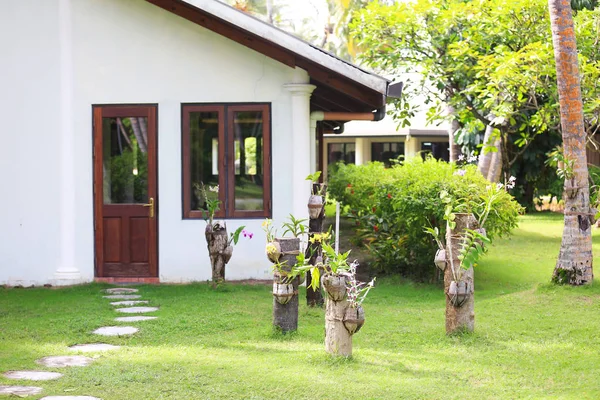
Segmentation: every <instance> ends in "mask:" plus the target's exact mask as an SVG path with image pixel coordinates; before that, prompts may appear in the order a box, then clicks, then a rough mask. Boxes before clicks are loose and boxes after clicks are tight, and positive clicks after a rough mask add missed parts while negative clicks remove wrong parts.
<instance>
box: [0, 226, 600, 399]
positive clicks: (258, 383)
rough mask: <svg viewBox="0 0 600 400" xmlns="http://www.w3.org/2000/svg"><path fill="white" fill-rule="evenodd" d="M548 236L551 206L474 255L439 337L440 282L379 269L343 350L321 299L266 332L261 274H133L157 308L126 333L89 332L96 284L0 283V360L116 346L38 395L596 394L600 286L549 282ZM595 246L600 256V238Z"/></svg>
mask: <svg viewBox="0 0 600 400" xmlns="http://www.w3.org/2000/svg"><path fill="white" fill-rule="evenodd" d="M560 234H561V219H560V217H557V216H551V215H539V216H526V217H523V219H522V224H521V228H520V229H518V230H517V231H516V232H515V235H514V236H513V237H512V238H511V239H506V240H499V241H497V242H496V244H495V246H494V247H493V248H492V249H491V250H490V252H489V253H488V254H487V255H486V257H485V260H484V261H482V262H481V263H480V265H479V267H477V271H476V288H477V292H476V304H475V307H476V313H477V315H476V333H474V334H471V335H465V336H461V337H446V335H445V333H444V295H443V293H442V291H441V289H440V288H439V287H436V286H431V285H417V284H412V283H409V282H403V281H401V280H400V279H393V278H388V279H381V280H380V281H379V285H378V287H377V288H376V289H375V290H374V291H372V292H371V294H370V295H369V299H367V301H366V303H365V309H366V313H367V323H366V325H365V326H364V328H363V329H362V330H361V331H360V333H358V334H357V335H356V336H355V338H354V358H353V359H350V360H343V359H334V358H331V357H329V356H327V355H326V354H325V352H324V349H323V343H322V342H323V334H324V321H323V311H322V310H314V309H308V308H307V307H305V306H302V307H301V310H300V328H299V331H298V332H297V333H296V334H294V335H288V336H285V337H282V336H279V335H277V334H273V333H272V331H271V328H270V324H271V308H272V304H271V302H272V299H271V295H270V293H269V291H270V288H269V287H267V286H237V285H228V286H226V287H224V288H220V289H219V290H217V291H213V290H211V289H210V288H209V287H208V286H207V285H206V284H198V285H190V286H166V285H163V286H141V287H140V292H141V294H142V296H143V297H144V298H146V299H149V300H151V305H158V306H160V307H161V309H160V311H158V312H156V313H155V315H158V316H159V317H160V318H159V319H158V320H155V321H146V322H139V323H133V324H130V325H134V326H139V327H141V332H140V333H138V334H136V335H134V336H133V337H129V338H107V339H105V340H101V339H99V338H98V337H95V336H93V335H91V334H90V332H91V331H92V330H94V329H96V328H97V327H100V326H103V325H113V324H115V323H114V322H113V321H112V320H113V318H114V317H115V316H116V315H115V314H116V313H115V312H114V311H113V310H112V307H111V306H110V305H109V300H107V299H103V298H102V294H101V289H103V288H105V287H107V286H103V285H96V284H95V285H87V286H81V287H75V288H68V289H60V290H57V289H0V371H7V370H17V369H40V368H41V367H40V366H38V365H36V364H35V360H36V359H38V358H40V357H42V356H46V355H63V354H68V352H67V350H66V346H69V345H72V344H77V343H91V342H100V341H104V342H106V343H112V344H119V345H123V346H125V347H124V348H122V349H120V350H118V351H115V352H109V353H102V354H99V355H98V357H97V359H96V360H95V362H94V364H92V366H89V367H83V368H76V367H74V368H70V369H64V370H60V372H64V373H65V376H64V377H63V378H62V379H59V380H57V381H49V382H39V383H38V384H37V386H41V387H43V388H44V393H43V394H44V395H92V396H97V397H101V398H103V399H104V400H108V399H119V400H122V399H205V398H206V399H232V398H244V399H263V398H265V399H304V398H306V399H400V398H404V399H453V398H460V399H516V398H519V399H521V398H535V399H538V398H572V399H598V398H600V379H599V378H598V377H599V376H600V333H599V332H600V288H599V287H598V285H596V286H593V287H583V288H570V287H554V286H550V285H548V284H547V282H548V281H549V279H550V275H551V272H552V268H553V265H554V260H555V258H556V256H557V254H558V248H559V244H560ZM598 234H600V232H599V233H598ZM595 236H597V235H595ZM594 250H595V254H600V246H598V245H597V246H595V249H594ZM596 265H599V264H598V263H596ZM207 268H208V266H207ZM302 295H303V292H302ZM117 324H118V323H117ZM121 325H125V324H121ZM16 383H19V384H30V383H29V382H26V381H10V380H8V379H4V378H2V377H0V385H3V384H16ZM39 397H42V396H39ZM32 398H35V397H32Z"/></svg>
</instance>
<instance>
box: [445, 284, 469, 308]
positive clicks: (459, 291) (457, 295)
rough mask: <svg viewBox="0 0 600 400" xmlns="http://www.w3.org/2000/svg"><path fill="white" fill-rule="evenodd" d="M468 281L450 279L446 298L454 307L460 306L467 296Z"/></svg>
mask: <svg viewBox="0 0 600 400" xmlns="http://www.w3.org/2000/svg"><path fill="white" fill-rule="evenodd" d="M469 295H470V293H469V283H468V282H465V281H458V282H457V281H451V282H450V286H448V299H450V302H451V303H452V305H453V306H454V307H461V306H462V305H463V304H465V302H466V301H467V299H468V298H469Z"/></svg>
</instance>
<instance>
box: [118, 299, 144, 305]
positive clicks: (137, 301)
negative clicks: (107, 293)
mask: <svg viewBox="0 0 600 400" xmlns="http://www.w3.org/2000/svg"><path fill="white" fill-rule="evenodd" d="M136 304H148V300H126V301H113V302H112V303H110V305H111V306H135V305H136Z"/></svg>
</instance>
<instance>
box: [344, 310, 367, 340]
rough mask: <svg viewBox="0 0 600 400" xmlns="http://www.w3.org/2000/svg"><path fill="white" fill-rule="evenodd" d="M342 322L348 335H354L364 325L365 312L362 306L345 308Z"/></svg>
mask: <svg viewBox="0 0 600 400" xmlns="http://www.w3.org/2000/svg"><path fill="white" fill-rule="evenodd" d="M343 322H344V327H345V328H346V330H347V331H348V333H349V334H350V335H354V334H355V333H356V332H358V331H359V330H360V328H362V326H363V325H364V324H365V310H364V309H363V308H362V306H358V307H356V308H353V307H348V308H346V312H345V313H344V319H343Z"/></svg>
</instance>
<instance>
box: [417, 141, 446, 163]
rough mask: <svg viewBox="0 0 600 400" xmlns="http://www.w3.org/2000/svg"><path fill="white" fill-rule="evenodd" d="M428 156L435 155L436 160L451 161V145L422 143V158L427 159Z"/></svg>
mask: <svg viewBox="0 0 600 400" xmlns="http://www.w3.org/2000/svg"><path fill="white" fill-rule="evenodd" d="M427 154H431V155H433V157H434V158H435V159H436V160H443V161H450V143H449V142H423V143H421V157H423V159H425V157H426V155H427Z"/></svg>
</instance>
